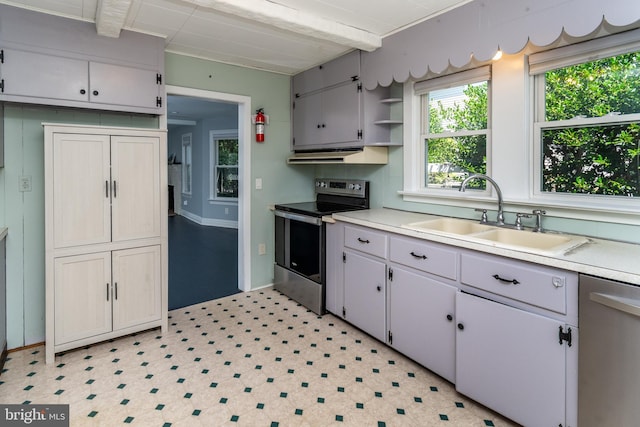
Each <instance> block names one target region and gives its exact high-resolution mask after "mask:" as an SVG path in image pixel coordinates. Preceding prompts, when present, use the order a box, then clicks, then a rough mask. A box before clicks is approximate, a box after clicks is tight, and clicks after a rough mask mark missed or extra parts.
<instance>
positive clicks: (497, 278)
mask: <svg viewBox="0 0 640 427" xmlns="http://www.w3.org/2000/svg"><path fill="white" fill-rule="evenodd" d="M493 278H494V279H496V280H499V281H501V282H502V283H510V284H512V285H517V284H519V283H520V282H518V281H517V280H516V279H505V278H502V277H500V276H499V275H497V274H494V275H493Z"/></svg>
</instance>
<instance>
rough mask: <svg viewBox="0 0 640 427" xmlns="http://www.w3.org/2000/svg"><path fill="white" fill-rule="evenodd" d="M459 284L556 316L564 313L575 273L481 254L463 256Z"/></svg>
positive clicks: (574, 283)
mask: <svg viewBox="0 0 640 427" xmlns="http://www.w3.org/2000/svg"><path fill="white" fill-rule="evenodd" d="M460 264H461V269H460V281H461V282H462V283H464V284H466V285H469V286H473V287H475V288H479V289H482V290H485V291H488V292H491V293H493V294H496V295H502V296H505V297H508V298H511V299H514V300H517V301H521V302H524V303H527V304H532V305H535V306H537V307H541V308H544V309H547V310H551V311H555V312H557V313H561V314H566V313H567V288H568V287H569V286H575V287H576V289H577V283H578V277H577V275H576V274H575V273H572V272H568V271H564V270H559V269H556V268H550V267H545V266H540V265H534V264H529V263H527V262H522V261H515V260H509V259H505V258H498V257H494V256H491V255H484V254H468V253H464V254H462V256H461V260H460Z"/></svg>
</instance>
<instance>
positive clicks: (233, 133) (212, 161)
mask: <svg viewBox="0 0 640 427" xmlns="http://www.w3.org/2000/svg"><path fill="white" fill-rule="evenodd" d="M224 139H235V140H236V141H237V142H238V153H239V152H240V139H239V137H238V131H237V130H233V129H229V130H211V131H209V200H210V201H217V202H230V203H233V204H236V203H237V202H238V197H220V196H218V191H217V188H218V186H217V170H218V168H219V167H223V168H230V167H236V168H238V178H239V175H240V165H239V164H236V165H235V166H234V165H219V164H218V159H219V157H220V156H219V154H218V148H219V147H218V141H219V140H224Z"/></svg>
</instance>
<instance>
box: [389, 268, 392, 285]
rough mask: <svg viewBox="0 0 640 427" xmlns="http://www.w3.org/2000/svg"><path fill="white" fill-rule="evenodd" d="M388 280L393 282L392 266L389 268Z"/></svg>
mask: <svg viewBox="0 0 640 427" xmlns="http://www.w3.org/2000/svg"><path fill="white" fill-rule="evenodd" d="M389 281H390V282H393V268H389Z"/></svg>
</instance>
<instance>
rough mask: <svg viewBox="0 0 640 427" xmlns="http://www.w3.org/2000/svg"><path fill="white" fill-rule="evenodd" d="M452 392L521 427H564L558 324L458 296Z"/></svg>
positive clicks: (562, 350)
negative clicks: (503, 416) (499, 414)
mask: <svg viewBox="0 0 640 427" xmlns="http://www.w3.org/2000/svg"><path fill="white" fill-rule="evenodd" d="M456 317H457V323H458V324H459V325H460V324H461V325H463V327H464V329H463V330H460V329H458V331H457V337H456V339H457V342H456V345H457V350H456V355H457V357H456V389H457V390H458V391H459V392H460V393H463V394H465V395H467V396H469V397H471V398H472V399H475V400H477V401H478V402H480V403H482V404H484V405H486V406H488V407H490V408H492V409H494V410H495V411H497V412H500V413H502V414H504V415H506V416H507V417H509V418H511V419H513V420H514V421H517V422H518V423H520V424H522V425H526V426H532V427H535V426H557V425H565V384H566V368H565V367H566V364H565V363H566V361H565V348H566V347H565V345H564V344H562V345H561V344H560V343H559V340H558V332H559V329H558V328H559V327H560V326H564V324H563V323H561V322H558V321H556V320H552V319H549V318H546V317H542V316H539V315H536V314H531V313H527V312H525V311H522V310H517V309H515V308H512V307H508V306H506V305H502V304H498V303H495V302H493V301H489V300H485V299H482V298H478V297H475V296H472V295H468V294H464V293H461V292H459V293H458V294H457V295H456Z"/></svg>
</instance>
